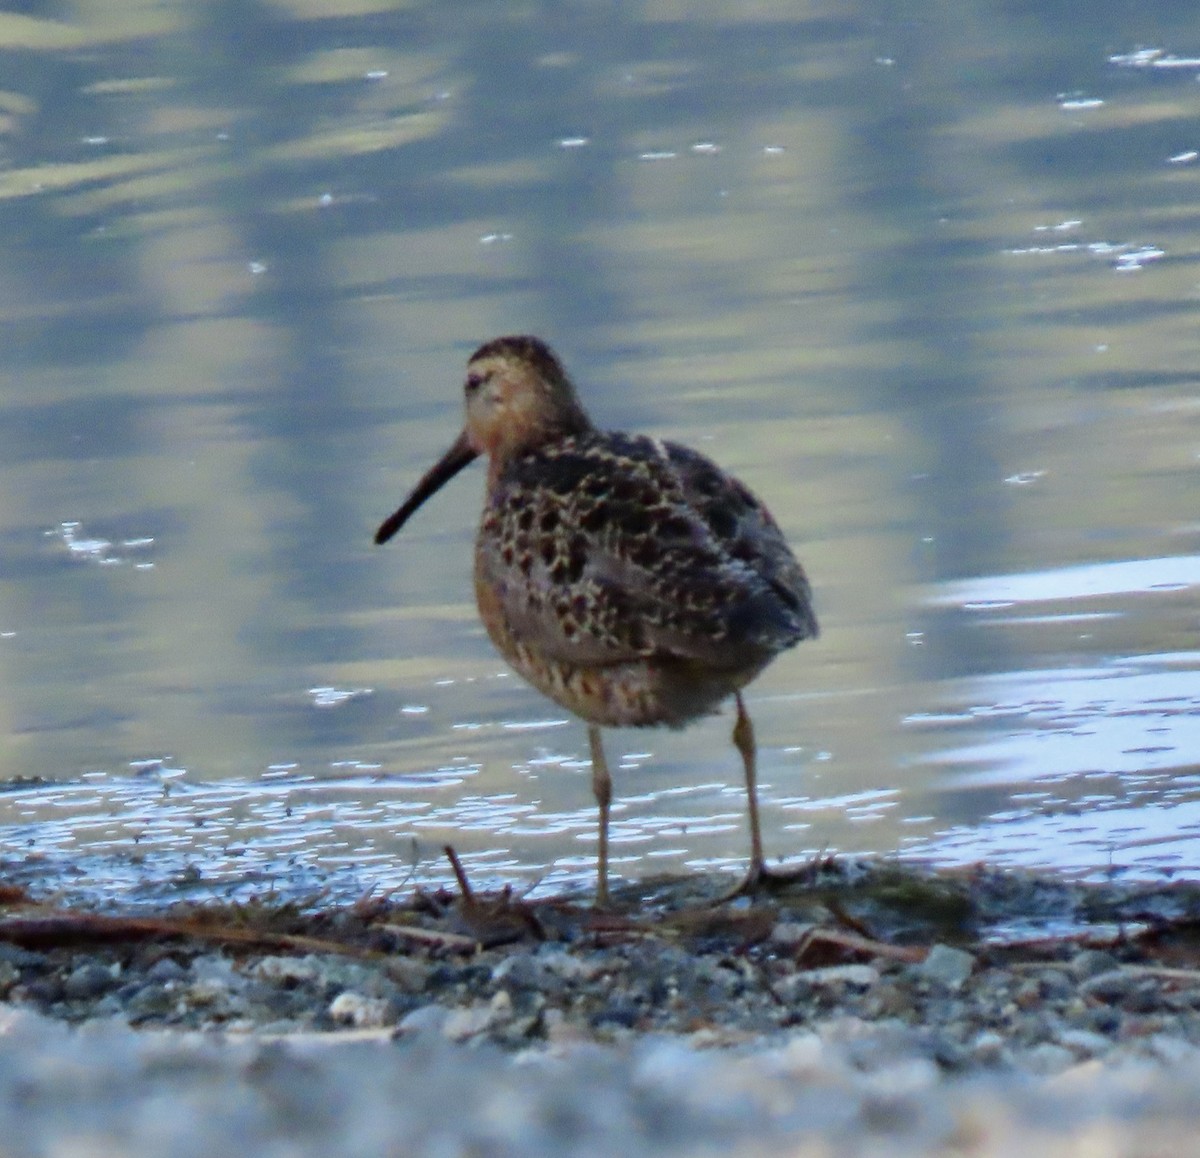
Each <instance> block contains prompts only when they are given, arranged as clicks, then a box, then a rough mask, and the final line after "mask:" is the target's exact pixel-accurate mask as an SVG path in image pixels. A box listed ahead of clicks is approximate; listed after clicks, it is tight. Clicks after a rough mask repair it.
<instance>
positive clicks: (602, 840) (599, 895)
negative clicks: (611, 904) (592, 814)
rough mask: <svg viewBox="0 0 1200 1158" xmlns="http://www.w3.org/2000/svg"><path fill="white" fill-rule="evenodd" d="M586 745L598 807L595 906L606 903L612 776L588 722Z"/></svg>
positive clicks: (594, 729)
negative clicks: (590, 756)
mask: <svg viewBox="0 0 1200 1158" xmlns="http://www.w3.org/2000/svg"><path fill="white" fill-rule="evenodd" d="M588 746H589V747H590V748H591V750H592V791H593V792H594V793H595V794H596V804H597V805H598V806H599V809H600V825H599V847H598V849H597V853H596V906H597V907H598V908H602V907H604V906H605V905H607V904H608V812H609V808H610V807H611V806H612V777H611V776H610V775H609V774H608V761H606V760H605V759H604V746H603V745H602V744H601V743H600V729H599V728H598V727H596V725H595V724H588Z"/></svg>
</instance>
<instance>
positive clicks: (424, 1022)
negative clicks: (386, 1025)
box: [396, 1002, 450, 1034]
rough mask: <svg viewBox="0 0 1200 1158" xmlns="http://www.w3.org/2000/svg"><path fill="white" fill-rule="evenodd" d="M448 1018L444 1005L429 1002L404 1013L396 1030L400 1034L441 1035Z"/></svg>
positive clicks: (447, 1011) (448, 1014)
mask: <svg viewBox="0 0 1200 1158" xmlns="http://www.w3.org/2000/svg"><path fill="white" fill-rule="evenodd" d="M449 1016H450V1010H448V1009H447V1008H446V1007H445V1006H444V1005H438V1004H437V1003H436V1002H430V1003H429V1004H428V1005H421V1006H418V1007H417V1008H416V1009H414V1010H412V1011H410V1012H409V1013H406V1014H405V1015H404V1016H403V1017H402V1018H401V1019H400V1021H399V1023H398V1024H397V1026H396V1029H397V1031H398V1032H400V1033H404V1034H407V1033H441V1032H442V1029H443V1027H444V1026H445V1024H446V1020H447V1018H449Z"/></svg>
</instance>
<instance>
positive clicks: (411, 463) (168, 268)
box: [0, 0, 1200, 896]
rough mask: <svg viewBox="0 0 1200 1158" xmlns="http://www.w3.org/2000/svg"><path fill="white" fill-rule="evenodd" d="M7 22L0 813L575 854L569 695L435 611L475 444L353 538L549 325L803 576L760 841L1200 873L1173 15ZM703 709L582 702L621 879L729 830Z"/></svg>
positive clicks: (329, 849) (346, 854)
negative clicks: (476, 369) (447, 472)
mask: <svg viewBox="0 0 1200 1158" xmlns="http://www.w3.org/2000/svg"><path fill="white" fill-rule="evenodd" d="M0 53H2V54H3V57H4V63H5V76H6V81H5V90H4V91H3V92H0V127H3V128H4V130H5V132H6V136H5V144H6V148H5V152H4V154H3V155H2V157H0V163H2V168H0V214H2V215H3V217H4V228H3V229H2V230H0V251H2V253H0V257H2V260H0V322H2V323H3V325H4V331H5V341H4V343H3V346H2V347H0V350H2V351H3V352H2V353H0V358H2V359H3V377H2V378H0V486H2V487H3V493H4V495H5V500H6V501H5V502H4V504H3V507H2V509H0V545H2V547H3V551H4V559H5V566H4V568H3V571H2V573H0V678H2V679H3V685H4V687H5V689H6V694H5V695H4V696H3V697H0V737H2V744H0V771H2V773H3V774H4V775H5V776H6V777H8V778H9V779H10V780H12V781H14V786H13V788H12V789H11V790H10V791H8V792H6V793H4V794H3V795H0V833H3V834H4V838H5V841H6V845H7V847H8V848H9V849H10V850H12V851H14V852H28V853H34V854H37V855H39V856H41V857H43V858H44V861H43V862H42V863H44V864H45V866H46V871H47V873H50V872H51V871H52V870H54V869H58V868H62V867H64V866H67V865H72V866H74V867H75V868H76V869H77V870H78V873H79V874H80V875H78V876H76V877H74V878H73V879H75V880H76V881H77V882H80V883H86V884H87V885H88V886H89V887H91V888H93V889H95V890H96V892H97V893H98V894H99V895H102V896H121V895H130V894H134V893H138V892H139V890H145V889H147V888H150V887H152V886H154V885H157V884H159V883H162V882H169V886H165V887H171V888H177V889H181V890H185V891H187V890H191V889H194V888H198V887H200V888H202V887H207V886H209V885H217V884H220V885H222V886H223V887H225V888H233V887H240V886H241V885H243V884H245V883H247V882H248V883H250V884H252V885H255V886H256V887H257V886H259V885H261V883H262V882H263V881H264V880H265V881H275V882H277V883H281V887H282V886H288V887H290V886H292V885H299V884H300V883H304V884H305V885H312V886H314V887H316V886H318V885H319V884H321V883H323V882H328V881H331V880H332V881H337V882H339V886H338V887H341V885H342V884H344V885H345V887H346V888H348V889H355V888H359V887H365V886H366V885H368V884H370V883H373V882H374V883H379V884H382V885H391V884H395V883H397V882H399V881H401V880H404V879H409V878H410V877H411V876H412V875H414V874H415V876H416V878H417V879H443V878H445V876H446V875H447V874H446V869H445V866H444V863H443V862H442V861H441V859H440V854H439V849H440V846H441V845H442V844H443V843H445V842H447V841H451V842H453V843H454V845H455V846H456V847H457V848H458V849H459V850H460V851H461V852H462V853H463V854H464V857H465V858H466V860H467V863H468V866H469V867H470V868H471V871H472V873H473V876H475V877H477V878H478V879H480V880H481V881H484V880H488V881H499V880H514V881H518V882H533V881H540V882H542V883H543V884H550V885H558V884H561V883H563V882H574V881H586V880H587V879H588V878H589V869H590V858H591V856H592V852H593V840H594V831H593V811H594V810H593V808H592V805H591V797H590V788H589V779H588V766H587V762H586V741H585V737H584V733H583V729H582V727H581V726H580V725H579V724H578V723H577V722H574V721H571V720H568V719H566V718H564V717H563V715H562V714H561V713H560V712H559V710H558V709H557V708H555V707H554V706H553V705H551V704H548V703H547V702H546V701H545V700H543V699H542V698H541V697H539V696H538V695H537V693H535V692H533V691H531V690H530V689H528V688H526V687H525V686H524V685H522V684H521V683H520V681H519V680H517V679H516V678H515V677H512V676H510V675H509V674H508V673H507V672H506V671H505V669H504V667H503V664H502V663H501V662H500V661H499V660H498V659H497V657H496V656H495V654H494V653H493V651H492V650H491V647H490V645H489V643H488V641H487V639H486V637H485V636H484V634H483V632H482V629H481V628H480V626H479V625H478V622H477V620H476V616H475V612H474V608H473V605H472V602H471V599H472V596H471V590H470V579H469V569H470V543H471V537H472V533H473V527H474V522H475V519H476V516H477V508H478V503H479V496H480V489H481V478H480V472H479V471H475V472H473V473H469V474H467V475H464V476H462V477H461V478H460V479H459V480H456V482H455V483H454V484H453V485H452V486H451V487H449V488H447V490H446V491H444V492H442V493H441V494H440V495H438V496H437V499H436V501H434V502H432V503H430V504H429V505H428V507H427V508H426V509H424V510H422V512H421V514H420V515H419V516H418V517H417V518H416V519H415V520H414V521H413V522H412V524H410V526H408V527H407V528H406V529H405V531H404V532H403V534H402V535H401V536H400V537H399V539H397V540H396V541H395V543H394V544H390V545H389V546H388V547H387V548H385V549H377V548H374V547H372V546H371V543H370V537H371V533H372V531H373V529H374V527H375V525H376V524H377V523H378V521H379V520H380V519H381V518H382V517H383V516H384V515H386V514H387V513H388V512H389V511H390V510H391V509H392V508H393V507H394V506H395V504H396V503H397V502H398V501H399V500H400V498H402V497H403V495H404V494H405V493H406V492H407V490H408V488H409V486H410V485H411V484H412V482H413V481H414V480H415V479H416V478H417V477H418V475H419V474H420V472H421V471H422V470H423V469H424V468H425V467H426V466H427V465H428V464H429V463H430V462H431V461H432V460H433V458H434V457H435V456H436V455H437V454H439V453H440V452H441V450H442V449H443V448H444V446H446V445H447V444H448V443H449V442H450V440H451V439H452V438H453V436H454V434H455V433H456V430H457V424H458V422H459V417H460V416H459V400H460V379H461V374H462V364H463V360H464V357H465V355H466V354H467V353H468V352H469V351H470V350H471V349H472V348H473V347H474V346H475V345H476V344H478V343H479V342H480V341H482V340H484V339H486V338H488V337H490V336H492V335H495V334H498V333H504V332H513V331H533V332H537V333H540V334H542V335H543V336H545V337H547V338H548V339H550V340H551V341H552V342H553V343H554V344H555V346H556V347H557V348H558V349H559V351H560V353H561V354H562V355H563V356H564V358H565V359H566V361H567V363H568V365H569V366H570V367H571V368H572V369H573V371H574V373H575V376H576V378H577V380H578V382H579V384H580V387H581V391H582V393H583V395H584V397H585V399H586V401H587V402H588V404H589V406H590V408H591V410H592V412H593V414H594V416H595V417H596V419H597V420H598V421H599V422H600V423H601V424H602V425H605V426H610V427H614V428H625V429H637V430H644V431H648V432H650V433H653V434H656V435H660V436H664V437H670V438H673V439H676V440H678V441H682V442H686V443H690V444H692V445H694V446H696V447H698V448H699V449H701V450H703V451H705V452H706V453H708V454H710V455H712V456H713V457H714V458H715V459H717V461H718V462H720V463H721V464H722V465H723V466H725V467H727V468H729V469H730V470H732V471H734V472H735V473H737V474H738V475H739V476H740V477H742V478H743V479H744V480H745V481H746V482H747V483H749V484H750V485H751V486H752V487H753V488H754V489H755V490H756V491H758V492H759V493H760V494H761V495H762V496H763V497H764V498H765V499H766V500H767V502H768V504H769V505H770V506H771V508H772V510H773V511H774V513H775V515H776V517H777V519H778V520H779V522H780V523H781V524H782V526H783V527H784V529H785V531H786V533H787V534H788V537H789V538H790V539H791V541H792V542H793V543H794V544H795V546H796V548H797V551H798V553H799V555H800V556H801V558H802V559H803V560H804V562H805V565H806V567H807V568H808V570H809V573H810V575H811V577H812V579H813V582H814V587H815V591H816V599H817V608H818V612H819V614H820V617H821V622H822V628H823V634H822V637H821V639H820V640H819V641H816V642H813V643H806V644H804V645H803V646H802V647H800V648H798V649H797V650H796V651H795V652H794V653H790V654H788V655H786V656H784V657H783V658H781V659H780V660H779V661H778V662H777V663H776V664H775V665H774V666H773V667H772V668H771V669H769V671H768V672H767V673H766V674H765V675H764V676H763V677H762V678H761V679H760V680H759V681H758V682H757V683H756V684H755V685H754V686H753V687H752V688H751V689H750V694H749V702H750V707H751V711H752V713H753V715H754V719H755V723H756V727H757V732H758V737H759V742H760V747H761V765H762V767H761V773H760V775H761V779H762V781H763V803H764V813H765V815H764V827H765V837H766V842H767V846H768V850H769V852H770V853H771V854H772V855H773V856H779V857H783V858H797V857H803V856H807V855H810V854H811V853H813V852H815V851H817V850H820V849H828V850H846V851H874V852H881V853H893V852H900V853H903V854H906V855H913V856H921V857H925V858H929V859H933V860H935V861H940V862H946V863H956V862H970V861H974V860H977V859H986V860H989V861H994V862H998V863H1002V864H1013V865H1053V866H1055V867H1060V868H1063V869H1066V870H1070V871H1072V872H1076V873H1080V874H1083V875H1102V874H1106V873H1110V872H1121V873H1126V874H1134V875H1150V876H1153V875H1157V874H1162V873H1175V874H1180V873H1182V874H1189V875H1195V874H1196V873H1197V872H1200V846H1198V845H1197V842H1196V840H1195V839H1194V836H1193V833H1194V832H1195V827H1196V821H1197V815H1196V814H1197V808H1198V802H1200V785H1198V783H1197V766H1198V764H1200V755H1198V754H1200V725H1198V724H1197V721H1198V720H1200V642H1198V638H1200V631H1198V621H1197V599H1196V593H1197V587H1198V586H1200V518H1198V517H1197V510H1196V502H1195V494H1196V485H1195V484H1196V472H1197V469H1198V460H1200V393H1198V392H1197V390H1196V381H1197V371H1196V362H1197V345H1196V337H1195V335H1196V333H1197V332H1198V331H1197V320H1198V318H1197V314H1198V312H1200V311H1198V303H1200V271H1198V269H1197V262H1196V254H1197V252H1200V244H1198V242H1200V198H1198V197H1197V192H1196V191H1197V181H1196V174H1197V172H1200V169H1198V168H1197V166H1198V165H1200V153H1198V150H1200V138H1198V137H1197V130H1196V125H1197V123H1200V122H1198V120H1197V113H1198V112H1200V85H1197V83H1196V82H1197V79H1198V77H1200V60H1198V59H1196V57H1197V54H1198V53H1200V42H1198V41H1197V38H1196V32H1195V28H1194V21H1193V20H1192V19H1191V16H1190V14H1189V13H1187V12H1186V11H1180V12H1178V13H1177V14H1173V10H1172V9H1170V8H1167V7H1163V8H1162V10H1161V11H1159V10H1157V9H1154V10H1152V9H1150V8H1145V7H1143V8H1141V9H1139V10H1138V11H1136V12H1135V11H1133V10H1131V9H1130V8H1129V6H1127V5H1117V4H1100V5H1094V6H1092V7H1091V8H1089V16H1088V21H1087V27H1086V28H1084V27H1081V26H1080V23H1079V21H1078V18H1077V13H1076V12H1075V11H1074V9H1069V8H1068V7H1067V6H1042V7H1041V8H1040V9H1039V11H1038V12H1037V13H1028V14H1025V13H1022V12H1018V11H1013V10H1011V9H1010V8H1009V7H1007V6H1003V5H997V4H972V5H967V6H965V7H963V8H962V9H961V12H960V13H959V15H958V16H956V20H955V21H954V22H953V25H952V26H951V25H949V24H948V23H947V22H946V21H945V20H944V19H943V13H942V12H941V10H940V9H936V8H935V7H934V6H933V5H931V4H925V5H922V4H917V5H916V6H915V7H914V6H910V7H909V8H908V9H907V10H906V12H905V14H904V15H903V17H900V16H895V15H892V14H890V12H889V13H887V14H884V15H882V16H881V15H879V14H878V13H877V12H876V10H875V9H874V8H873V7H872V6H870V5H866V4H863V5H861V6H854V5H851V6H846V5H840V6H838V7H837V8H836V9H835V8H834V7H832V6H830V7H828V8H822V7H821V6H820V5H815V6H809V7H808V8H806V10H805V14H804V15H800V16H798V15H797V14H796V11H795V8H794V6H792V5H785V4H782V3H770V2H766V3H761V4H756V5H753V6H750V7H749V8H747V7H746V6H744V5H738V4H733V3H730V2H728V0H726V2H724V3H711V4H701V5H694V6H689V8H688V9H687V10H686V11H684V10H683V9H680V8H677V7H676V6H674V5H671V4H670V3H667V2H665V0H663V2H659V3H652V4H647V5H643V6H640V7H639V8H638V9H637V11H632V10H630V11H622V12H620V13H617V14H614V13H613V12H610V11H608V10H607V9H606V10H605V12H604V14H603V15H601V14H600V13H599V12H598V11H592V10H590V9H587V8H585V7H575V6H572V8H571V10H570V13H569V19H568V14H567V12H566V11H565V10H564V12H563V13H562V14H561V15H560V16H553V15H546V14H541V15H538V14H536V13H535V12H534V11H533V10H525V9H514V8H513V7H512V6H511V5H503V4H498V3H481V4H477V5H472V6H470V9H469V11H467V12H458V11H457V10H456V14H455V15H454V16H453V17H451V16H450V15H449V10H448V9H445V8H444V7H443V6H436V5H422V4H416V5H409V6H405V7H404V8H402V9H400V10H393V9H392V8H391V7H386V6H383V5H382V4H374V3H372V0H357V2H356V3H354V4H352V5H348V6H347V5H337V6H330V7H328V8H325V7H324V6H322V5H321V4H317V3H313V4H305V5H299V4H296V5H284V4H280V5H277V6H274V7H273V8H271V9H261V10H255V11H254V12H252V13H246V14H245V17H244V20H241V22H240V23H239V25H238V28H237V35H236V36H235V35H233V34H232V31H231V30H230V28H229V26H228V21H226V20H225V18H224V16H223V9H222V8H220V7H219V6H203V5H197V6H190V7H187V8H185V9H180V8H178V6H167V5H158V6H156V5H146V6H137V7H135V6H131V7H130V8H129V9H127V10H126V9H115V10H114V9H103V10H101V9H94V8H90V7H87V6H82V5H81V6H78V7H75V8H72V7H71V6H69V5H68V6H67V8H66V9H64V13H63V16H62V18H61V20H60V21H59V22H51V21H47V20H39V19H30V18H25V17H17V16H7V17H0ZM731 722H732V721H731V719H730V718H729V716H728V714H726V716H725V717H723V718H714V719H712V720H707V721H702V722H700V723H698V724H696V725H694V726H693V727H691V728H689V729H688V730H686V731H684V732H681V733H672V732H660V731H649V732H635V731H629V732H619V733H610V734H609V737H608V745H609V754H610V762H611V763H612V764H613V766H614V769H616V768H617V766H618V765H619V770H618V771H617V772H616V782H617V792H618V798H619V799H618V810H617V812H616V813H615V815H614V854H615V864H616V867H617V868H618V870H619V871H620V872H622V873H624V874H628V875H641V874H645V873H649V872H656V871H660V870H665V869H680V868H683V867H686V866H711V865H729V866H730V867H732V866H734V865H736V864H738V863H740V861H741V859H742V858H743V857H744V854H745V834H744V815H743V803H742V792H741V787H740V774H739V769H738V762H737V758H736V754H735V752H734V750H733V748H732V746H731V745H730V744H729V742H728V730H729V727H730V725H731ZM25 777H36V778H38V779H39V782H38V783H36V784H32V785H29V786H20V785H19V784H17V783H15V782H16V781H17V780H18V778H25Z"/></svg>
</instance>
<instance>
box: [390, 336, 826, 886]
mask: <svg viewBox="0 0 1200 1158" xmlns="http://www.w3.org/2000/svg"><path fill="white" fill-rule="evenodd" d="M465 391H466V422H465V424H464V426H463V430H462V433H461V434H460V435H459V436H458V438H457V439H456V440H455V442H454V444H453V445H452V446H451V447H450V449H449V450H447V451H446V453H445V454H444V455H443V456H442V458H441V459H440V460H439V461H438V462H437V463H436V464H435V465H434V466H433V467H431V468H430V470H429V471H428V472H427V473H426V474H425V476H424V478H422V479H421V480H420V482H418V483H417V485H416V487H415V488H414V489H413V492H412V493H411V494H410V495H409V496H408V498H407V499H405V500H404V503H403V504H402V505H401V507H400V508H399V509H398V510H397V511H396V512H395V513H394V514H392V515H391V516H390V517H389V518H387V519H385V520H384V521H383V523H382V525H381V526H380V528H379V530H378V531H377V532H376V533H375V542H376V543H385V542H387V540H388V539H390V538H391V537H392V536H393V535H394V534H395V533H396V532H397V531H398V530H400V528H401V527H402V526H404V524H405V523H406V522H407V521H408V518H409V516H410V515H412V513H413V512H414V511H415V510H416V509H417V508H418V507H419V506H420V505H421V504H422V503H423V502H424V501H425V500H426V499H427V498H429V496H430V495H432V494H434V493H435V492H436V491H438V490H439V489H441V487H442V486H443V485H445V483H447V482H449V481H450V479H452V478H453V477H454V476H455V475H456V474H458V472H459V471H461V470H462V469H463V467H465V466H466V465H467V464H468V463H470V462H471V461H473V460H474V459H475V458H477V457H478V456H479V455H481V454H484V455H487V458H488V475H487V496H486V498H485V500H484V506H483V518H482V520H481V522H480V525H479V536H478V538H477V540H476V543H475V598H476V600H477V601H478V603H479V613H480V615H481V617H482V619H483V623H484V626H485V627H486V628H487V633H488V635H490V636H491V638H492V642H493V643H494V644H495V645H496V647H497V648H498V649H499V650H500V653H501V654H502V655H503V656H504V658H505V659H506V660H508V662H509V663H510V664H512V666H513V667H514V668H516V670H517V671H518V672H519V673H520V674H521V675H522V676H523V677H524V678H525V679H527V680H528V681H529V682H530V683H531V684H533V686H534V687H535V688H537V689H538V690H539V691H541V692H543V693H544V694H545V695H547V696H549V697H550V699H552V700H553V701H554V702H555V703H557V704H560V705H562V707H564V708H566V709H567V710H568V711H571V712H574V713H575V715H577V716H579V717H581V718H582V719H583V720H584V721H586V723H587V727H588V743H589V746H590V748H591V757H592V789H593V791H594V792H595V795H596V803H597V804H598V805H599V809H600V826H599V828H600V831H599V853H598V866H597V871H598V876H597V882H596V900H597V903H598V904H601V905H603V904H605V903H607V901H608V818H609V809H610V807H611V804H612V779H611V777H610V776H609V771H608V765H607V763H606V762H605V759H604V749H603V747H602V745H601V740H600V728H601V727H647V726H650V725H654V724H666V725H668V726H669V727H673V728H678V727H682V726H683V725H684V724H686V723H688V722H689V721H690V720H694V719H696V718H697V717H698V716H702V715H706V714H708V713H710V712H712V711H714V710H715V709H716V707H717V705H718V704H719V703H720V702H721V701H722V700H724V699H725V698H726V697H727V696H730V695H732V696H733V697H734V700H735V702H736V705H737V721H736V723H735V724H734V728H733V742H734V744H735V745H736V747H737V749H738V751H739V752H740V753H741V757H742V763H743V765H744V768H745V774H746V796H747V808H748V812H749V821H750V868H749V873H748V875H747V877H746V881H745V886H744V887H753V886H754V885H755V884H757V883H758V882H759V881H761V880H762V879H763V878H764V877H765V876H766V875H767V868H766V863H765V861H764V859H763V848H762V835H761V831H760V827H759V816H758V792H757V780H756V748H755V743H754V729H753V726H752V724H751V722H750V717H749V716H748V715H747V713H746V705H745V703H744V702H743V700H742V688H743V687H745V686H746V684H748V683H749V682H750V681H751V680H752V679H754V678H755V677H756V676H757V675H758V674H759V673H760V672H761V671H762V670H763V668H765V667H766V666H767V664H768V663H770V662H771V660H772V659H774V658H775V656H777V655H778V654H779V653H780V652H781V651H784V650H786V649H787V648H789V647H794V646H795V645H796V644H797V643H799V642H800V641H801V640H802V639H808V638H811V637H813V636H815V635H816V634H817V620H816V617H815V615H814V614H813V609H812V601H811V593H810V590H809V585H808V580H807V579H806V578H805V575H804V571H803V569H802V568H801V566H800V564H799V563H798V562H797V561H796V559H795V556H793V554H792V552H791V550H790V549H789V547H788V545H787V543H786V541H785V540H784V538H783V535H782V533H781V532H780V530H779V527H778V526H777V525H776V523H775V520H774V519H773V518H771V515H770V514H769V513H768V511H767V509H766V507H764V506H763V504H762V503H761V502H760V501H759V500H758V499H757V498H756V497H755V496H754V495H753V494H751V493H750V491H749V490H748V489H747V488H746V487H745V486H744V485H743V484H742V483H740V482H739V481H738V480H737V479H735V478H733V477H732V476H730V475H728V474H726V473H725V472H724V471H722V470H721V469H720V468H719V467H718V466H717V465H716V464H715V463H713V462H711V461H710V460H709V459H707V458H705V457H704V456H703V455H702V454H698V453H697V452H696V451H694V450H689V449H688V448H687V447H685V446H679V445H678V444H677V443H673V442H663V441H660V440H659V439H656V438H647V437H644V436H642V435H636V434H621V433H615V432H614V433H609V432H604V431H601V430H597V429H596V427H595V426H593V425H592V421H591V419H590V418H589V417H588V416H587V413H586V412H585V411H584V409H583V406H582V405H581V403H580V401H579V398H578V396H577V394H576V393H575V387H574V386H573V385H572V383H571V380H570V378H568V377H567V373H566V371H565V370H564V369H563V366H562V363H561V362H559V360H558V358H557V357H555V355H554V353H553V351H551V350H550V348H549V347H548V346H547V345H546V344H545V343H544V342H542V341H540V340H539V339H538V338H532V337H525V336H521V337H507V338H496V339H495V340H493V341H491V342H487V343H486V344H485V345H482V346H480V347H479V349H478V350H476V351H475V353H474V354H472V355H471V358H470V361H469V362H468V363H467V381H466V386H465Z"/></svg>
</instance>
